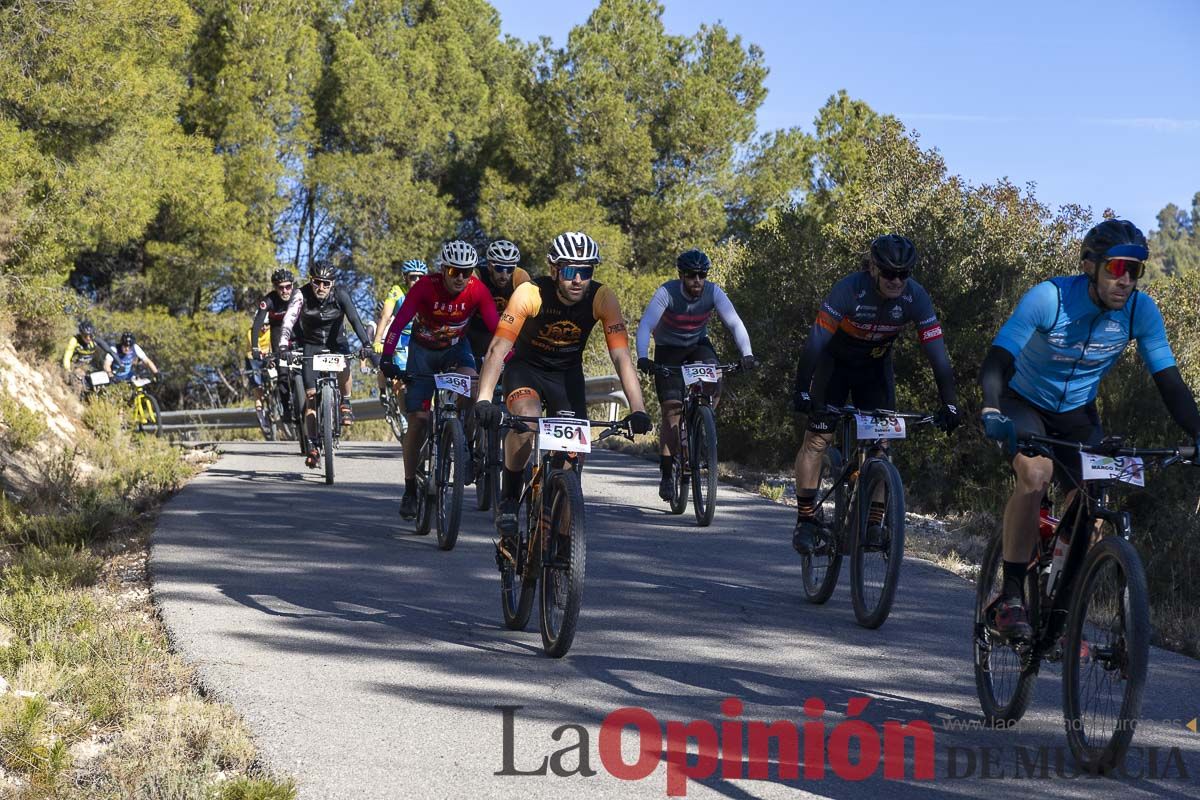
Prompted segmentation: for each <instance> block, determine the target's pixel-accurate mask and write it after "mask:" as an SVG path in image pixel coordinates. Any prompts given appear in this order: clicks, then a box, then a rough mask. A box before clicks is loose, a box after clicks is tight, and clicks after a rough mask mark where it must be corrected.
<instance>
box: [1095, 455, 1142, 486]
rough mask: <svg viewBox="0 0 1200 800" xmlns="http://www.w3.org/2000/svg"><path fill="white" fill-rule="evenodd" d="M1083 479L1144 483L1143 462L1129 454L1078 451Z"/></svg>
mask: <svg viewBox="0 0 1200 800" xmlns="http://www.w3.org/2000/svg"><path fill="white" fill-rule="evenodd" d="M1079 455H1080V456H1081V457H1082V459H1083V479H1084V480H1085V481H1111V480H1118V481H1122V482H1124V483H1129V484H1133V485H1134V486H1145V485H1146V471H1145V466H1146V465H1145V463H1144V462H1143V461H1142V459H1140V458H1133V457H1131V456H1117V457H1115V458H1114V457H1112V456H1098V455H1093V454H1092V453H1080V454H1079Z"/></svg>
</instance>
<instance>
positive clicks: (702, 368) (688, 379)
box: [680, 364, 717, 386]
mask: <svg viewBox="0 0 1200 800" xmlns="http://www.w3.org/2000/svg"><path fill="white" fill-rule="evenodd" d="M680 369H681V370H683V385H684V386H691V385H692V384H693V383H696V382H698V381H703V382H704V383H716V382H717V368H716V366H715V365H713V364H684V365H683V366H682V367H680Z"/></svg>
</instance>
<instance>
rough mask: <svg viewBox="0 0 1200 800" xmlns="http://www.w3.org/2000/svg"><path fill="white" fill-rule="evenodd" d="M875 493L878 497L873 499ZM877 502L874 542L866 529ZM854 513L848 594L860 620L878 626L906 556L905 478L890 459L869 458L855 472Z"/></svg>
mask: <svg viewBox="0 0 1200 800" xmlns="http://www.w3.org/2000/svg"><path fill="white" fill-rule="evenodd" d="M876 495H881V496H882V499H881V500H878V501H876V500H874V499H873V498H875V497H876ZM876 502H878V503H881V504H882V508H878V509H877V510H876V512H875V514H876V515H878V525H879V529H880V540H879V542H878V543H877V544H874V545H872V544H870V543H869V542H868V533H869V528H870V527H871V517H872V511H871V506H872V505H873V504H874V503H876ZM857 513H858V524H857V525H855V526H854V530H853V532H852V533H851V536H850V599H851V601H852V602H853V604H854V618H855V619H857V620H858V624H859V625H862V626H863V627H864V628H878V627H879V626H880V625H882V624H883V623H884V622H885V621H886V620H887V618H888V614H889V613H891V610H892V602H893V601H894V600H895V599H896V587H897V585H898V584H899V583H900V565H901V564H902V563H903V561H904V484H903V483H902V482H901V481H900V472H899V471H898V470H897V469H896V468H895V467H894V466H893V465H892V463H891V462H890V461H887V460H886V459H882V458H876V459H870V460H869V461H867V464H866V466H865V467H864V469H863V474H862V475H860V476H859V484H858V509H857Z"/></svg>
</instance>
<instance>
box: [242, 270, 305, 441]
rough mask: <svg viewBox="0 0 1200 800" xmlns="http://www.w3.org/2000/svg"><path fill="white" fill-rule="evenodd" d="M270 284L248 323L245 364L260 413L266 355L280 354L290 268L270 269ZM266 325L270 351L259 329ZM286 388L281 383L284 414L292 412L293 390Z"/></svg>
mask: <svg viewBox="0 0 1200 800" xmlns="http://www.w3.org/2000/svg"><path fill="white" fill-rule="evenodd" d="M271 285H272V287H273V288H272V289H271V291H269V292H267V293H266V294H264V295H263V296H262V298H261V299H260V300H259V301H258V306H257V309H256V310H255V312H254V321H253V322H252V323H251V324H250V356H249V359H248V363H247V364H246V369H248V370H249V371H250V376H251V382H252V383H253V384H254V408H255V410H256V411H258V412H260V413H261V411H262V403H263V389H262V387H263V378H262V370H263V366H264V363H265V361H266V357H267V356H268V355H271V356H275V357H278V355H279V339H280V337H281V335H282V331H283V318H284V317H285V316H287V308H288V303H289V302H290V301H291V299H292V290H293V289H294V287H295V285H296V282H295V278H294V277H293V276H292V273H291V271H289V270H286V269H283V268H280V269H277V270H275V271H274V272H272V273H271ZM268 329H269V330H270V331H271V352H270V353H264V352H263V350H262V346H261V344H262V342H261V339H262V333H263V332H264V331H265V330H268ZM287 388H288V387H287V386H286V385H283V384H281V388H280V400H282V401H283V408H284V415H285V417H286V416H291V414H290V411H289V409H290V408H291V397H292V394H291V392H289V391H288V390H287Z"/></svg>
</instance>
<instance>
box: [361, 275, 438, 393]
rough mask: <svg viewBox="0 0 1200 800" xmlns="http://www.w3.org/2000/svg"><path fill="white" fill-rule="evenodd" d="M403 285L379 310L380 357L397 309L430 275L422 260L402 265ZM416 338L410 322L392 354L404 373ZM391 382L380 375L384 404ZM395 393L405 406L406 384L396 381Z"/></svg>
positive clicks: (394, 287)
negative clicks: (411, 345)
mask: <svg viewBox="0 0 1200 800" xmlns="http://www.w3.org/2000/svg"><path fill="white" fill-rule="evenodd" d="M400 274H401V281H402V282H403V285H401V284H399V283H397V284H393V285H392V288H391V290H390V291H388V293H387V297H385V298H384V299H383V302H382V303H380V306H379V320H378V322H376V323H375V341H374V342H372V343H371V346H372V348H373V349H374V350H375V352H376V353H379V354H382V353H383V339H384V336H386V335H387V331H388V328H389V327H390V326H391V324H392V317H393V316H395V314H396V311H397V309H399V308H400V306H401V304H403V303H404V295H405V294H406V293H407V292H409V291H411V290H412V287H413V286H415V285H416V283H417V281H418V280H420V279H421V277H422V276H424V275H428V274H429V267H427V266H425V262H424V261H422V260H421V259H419V258H410V259H408V260H407V261H405V262H403V263H402V264H401V265H400ZM411 336H412V323H411V322H410V323H409V324H408V325H407V326H406V327H405V328H404V330H403V331H401V332H400V340H399V342H397V344H396V351H395V352H394V353H393V354H392V363H393V364H395V365H396V366H397V367H399V368H400V369H404V367H405V365H407V364H408V340H409V338H410V337H411ZM387 380H389V378H388V377H387V376H386V375H384V374H383V372H380V373H379V376H378V381H379V400H380V402H381V403H382V402H384V400H385V399H386V398H385V395H384V392H383V387H384V383H385V381H387ZM392 391H393V392H395V393H396V397H397V398H398V399H399V401H400V404H401V405H403V404H404V383H403V382H402V381H398V380H393V381H392Z"/></svg>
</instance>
